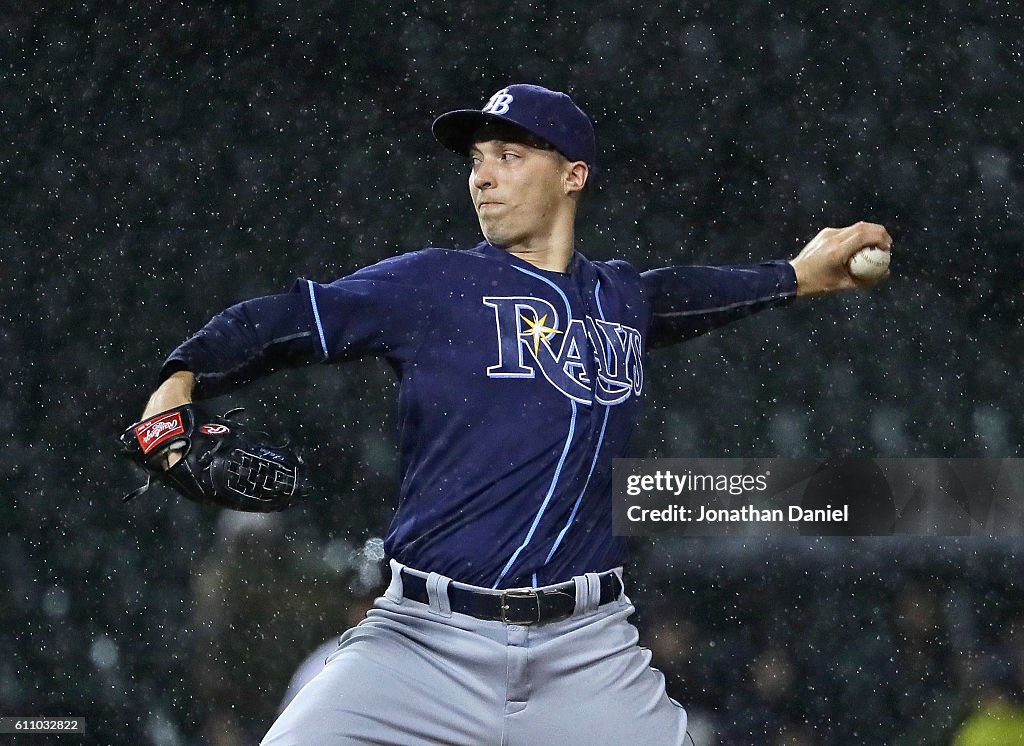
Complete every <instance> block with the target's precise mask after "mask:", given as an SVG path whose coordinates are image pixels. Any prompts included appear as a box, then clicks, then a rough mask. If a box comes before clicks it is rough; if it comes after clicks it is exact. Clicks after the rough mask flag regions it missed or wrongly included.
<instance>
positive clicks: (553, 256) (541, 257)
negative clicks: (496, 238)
mask: <svg viewBox="0 0 1024 746" xmlns="http://www.w3.org/2000/svg"><path fill="white" fill-rule="evenodd" d="M574 238H575V236H574V232H573V229H572V226H571V225H570V226H569V228H568V230H562V231H554V232H552V234H550V235H545V236H536V237H532V238H530V239H527V240H523V241H517V242H515V243H513V244H510V245H508V246H506V247H505V251H507V252H508V253H509V254H512V255H513V256H516V257H519V258H520V259H522V260H523V261H525V262H529V263H530V264H532V265H533V266H534V267H537V269H543V270H547V271H549V272H567V271H568V270H569V262H570V261H572V252H573V244H574Z"/></svg>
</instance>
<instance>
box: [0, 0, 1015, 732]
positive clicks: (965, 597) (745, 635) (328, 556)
mask: <svg viewBox="0 0 1024 746" xmlns="http://www.w3.org/2000/svg"><path fill="white" fill-rule="evenodd" d="M0 19H2V24H0V28H2V32H0V49H2V55H0V64H2V75H0V122H2V123H3V128H2V134H0V185H2V190H3V191H2V192H0V193H2V194H3V196H4V205H3V209H2V210H0V226H2V232H0V236H2V237H3V238H2V241H3V250H2V252H0V272H2V276H3V278H4V279H5V287H6V291H5V298H4V302H3V304H2V309H3V311H2V314H3V315H2V326H0V335H2V350H3V356H4V359H5V360H6V365H7V368H8V371H9V374H8V378H7V384H6V385H5V386H3V388H2V390H0V428H2V430H3V432H4V433H5V436H6V442H7V446H6V447H5V448H4V449H3V450H2V451H0V465H2V468H0V485H2V496H3V500H4V503H3V505H4V507H3V529H4V530H3V535H2V536H0V567H2V575H3V577H4V578H5V581H4V587H3V596H2V598H0V714H4V715H50V716H54V715H79V716H84V717H85V718H86V719H87V721H88V728H89V733H88V735H87V736H85V737H79V738H78V739H77V740H75V739H74V738H73V737H68V736H65V737H63V740H61V742H62V743H67V742H71V741H73V740H74V742H89V743H99V744H122V743H124V744H157V745H160V746H172V745H173V746H177V745H182V746H185V745H190V744H199V743H209V744H218V745H219V746H234V744H241V743H251V742H254V740H255V739H257V738H258V737H259V735H260V734H261V733H262V732H263V730H264V729H265V728H266V727H267V725H268V724H269V722H270V720H271V719H272V718H273V715H274V709H275V708H276V706H277V703H278V702H279V701H280V699H281V697H282V696H283V695H284V690H285V686H286V684H287V682H288V678H289V677H290V676H291V674H292V672H293V671H294V669H295V667H296V666H297V665H298V663H299V662H300V661H301V660H302V658H303V657H304V656H305V655H306V654H307V653H309V652H310V651H311V650H313V648H315V647H316V646H317V645H318V644H319V643H321V642H322V641H323V640H325V639H328V638H330V637H331V636H333V635H337V634H339V633H340V632H341V631H342V630H343V629H344V628H345V627H346V626H348V625H349V624H350V623H351V619H353V618H358V614H359V610H360V609H361V608H362V604H364V603H365V600H366V597H367V595H370V594H372V592H373V591H374V590H375V585H374V584H375V582H376V577H375V572H376V570H377V568H378V566H379V559H380V546H379V541H378V540H376V537H378V536H379V535H380V532H381V531H382V529H383V527H384V525H386V521H387V519H388V516H389V510H390V504H391V498H392V495H393V493H394V479H395V471H396V458H395V452H394V439H393V431H394V426H395V423H394V421H393V419H392V415H391V400H392V397H393V394H394V390H395V389H394V385H393V383H392V381H391V380H390V378H389V376H388V373H387V371H386V370H385V368H384V366H383V365H381V364H378V363H376V362H364V363H357V364H353V365H349V366H346V367H339V368H329V369H327V368H318V369H311V370H306V371H299V372H288V373H284V374H280V375H278V376H276V377H275V378H274V379H272V380H268V381H264V382H261V383H259V384H256V385H253V386H251V387H250V388H248V389H246V390H245V391H243V392H240V393H239V394H238V395H236V396H232V397H231V399H230V405H237V406H246V407H248V408H249V410H250V416H252V417H254V418H257V419H258V420H259V421H261V422H264V423H265V424H266V425H267V427H268V428H274V429H275V430H281V431H285V432H289V433H291V434H292V435H293V436H294V438H295V439H296V440H297V441H298V442H300V443H302V444H303V445H304V446H305V447H306V450H307V453H308V455H309V459H310V461H311V462H312V463H313V465H314V468H315V471H316V473H317V475H318V480H319V484H320V487H321V492H320V497H319V498H318V499H316V500H314V501H313V502H311V504H309V505H308V506H306V507H304V508H302V509H297V510H294V511H292V512H290V513H287V514H283V515H281V516H277V517H275V518H273V519H268V520H255V521H252V520H245V519H242V518H239V517H237V516H230V515H224V514H218V513H217V512H216V511H209V510H203V509H200V508H198V507H197V506H194V505H191V504H186V503H184V502H183V501H181V500H180V499H175V498H172V497H171V496H170V495H169V493H166V492H164V491H161V490H154V491H153V492H151V493H149V494H147V495H146V496H144V497H143V498H141V499H139V500H138V501H137V502H135V503H132V504H129V505H127V506H124V505H122V504H121V503H120V502H119V499H120V497H121V495H123V494H124V493H125V492H127V491H128V490H130V489H131V488H132V487H134V486H135V485H136V484H137V483H138V478H137V475H136V473H135V472H133V470H132V469H131V468H130V467H129V466H128V464H127V462H121V461H119V460H117V459H116V458H115V447H114V438H115V435H116V434H117V433H118V432H119V431H120V429H121V428H122V427H123V426H124V425H125V424H126V423H127V421H129V420H131V419H132V418H134V417H135V416H137V414H138V413H139V412H140V411H141V408H142V406H143V403H144V400H145V398H146V396H147V395H148V392H149V390H150V388H151V386H152V384H153V382H154V376H155V374H156V371H157V369H158V366H159V364H160V361H161V360H162V358H163V356H164V355H165V354H166V353H167V352H169V351H170V350H171V349H172V348H173V347H174V346H175V345H176V344H177V343H178V342H179V341H181V340H182V339H183V338H184V337H185V336H187V335H188V334H189V333H190V332H192V331H194V330H195V329H197V328H198V327H199V326H200V325H202V324H203V323H204V322H205V321H206V320H207V318H209V316H210V315H212V314H213V313H215V312H216V311H218V310H220V309H221V308H223V307H225V306H227V305H229V304H231V303H233V302H236V301H238V300H241V299H244V298H246V297H250V296H254V295H260V294H266V293H272V292H276V291H278V290H281V289H283V288H285V287H287V286H288V285H289V284H290V283H291V282H292V281H293V279H294V278H295V277H298V276H303V277H311V278H315V279H318V280H329V279H332V278H334V277H337V276H340V275H342V274H346V273H348V272H350V271H353V270H355V269H357V268H358V267H361V266H364V265H366V264H369V263H372V262H374V261H376V260H379V259H381V258H384V257H386V256H389V255H391V254H394V253H398V252H402V251H408V250H413V249H416V248H420V247H422V246H426V245H441V246H449V245H463V246H468V245H472V244H473V243H475V242H476V240H477V239H476V236H477V229H476V225H475V221H474V218H473V215H472V213H471V211H470V209H469V204H468V200H467V197H466V188H465V168H464V166H463V164H461V163H460V162H459V161H458V159H457V158H453V157H451V156H450V154H448V153H446V152H445V151H443V150H441V149H440V148H439V147H437V146H436V145H435V144H434V142H433V141H432V139H431V136H430V133H429V124H430V121H431V119H432V117H433V116H434V115H435V114H437V113H439V112H441V111H445V110H448V109H451V108H456V107H462V106H471V105H479V102H482V101H484V100H486V98H487V97H488V96H489V95H490V94H491V93H493V92H494V91H495V90H496V89H498V88H500V87H502V86H503V85H506V84H508V83H511V82H517V81H535V82H540V83H543V84H545V85H548V86H550V87H553V88H557V89H563V90H568V91H570V92H571V93H572V94H573V95H574V96H575V97H576V98H577V100H578V101H579V102H580V103H581V104H582V105H583V106H584V108H586V109H587V110H588V111H589V112H590V113H591V114H592V115H593V117H594V119H595V120H596V124H597V129H598V136H599V145H600V151H601V171H600V174H599V178H598V184H597V190H596V193H595V194H594V195H593V198H592V200H591V202H590V204H589V205H588V206H587V210H586V213H585V215H584V220H583V224H582V230H581V233H580V235H579V246H580V248H581V250H582V251H583V252H584V253H585V254H587V255H588V256H590V257H591V258H594V259H607V258H612V257H623V258H627V259H629V260H631V261H632V262H633V263H634V264H636V265H637V266H639V267H641V268H649V267H654V266H660V265H664V264H668V263H716V264H729V263H742V262H747V261H751V260H759V259H763V258H774V257H780V256H792V255H794V254H795V253H796V251H798V249H799V248H800V246H802V245H803V243H804V242H806V241H807V240H809V239H810V238H811V237H812V236H813V235H814V233H815V232H817V230H818V229H819V228H822V227H825V226H828V225H831V226H837V225H844V224H847V223H850V222H852V221H855V220H858V219H867V220H873V221H877V222H881V223H884V224H885V225H887V226H888V227H889V229H890V232H891V233H892V234H893V235H894V236H895V239H896V246H897V253H896V254H895V255H894V256H895V257H896V258H895V260H894V266H893V271H894V277H893V278H892V281H891V282H889V283H888V284H887V285H886V286H885V287H884V288H881V289H879V290H877V291H875V292H873V293H871V294H863V295H851V296H846V297H843V298H834V299H828V300H819V301H815V302H806V303H799V304H797V305H794V306H792V307H790V308H788V309H785V310H782V311H774V312H770V313H767V314H763V315H761V316H759V317H757V318H754V319H751V320H749V321H747V322H745V323H742V324H739V325H736V326H734V327H732V328H730V329H727V330H723V331H720V332H716V333H714V334H712V335H709V336H708V337H705V338H702V339H700V340H697V341H694V342H692V343H690V344H687V345H684V346H681V347H677V348H674V349H671V350H668V351H663V352H659V353H657V354H654V355H652V356H650V357H649V359H648V361H647V370H646V381H647V384H646V385H647V390H648V394H649V397H648V406H647V410H646V414H645V417H644V419H643V421H642V422H641V423H640V427H639V429H638V432H637V434H636V437H635V441H634V443H635V451H636V453H637V454H638V455H650V456H690V455H695V456H696V455H699V456H791V457H798V456H800V457H806V456H810V457H813V456H819V455H820V456H824V455H858V456H885V457H899V456H965V457H966V456H971V457H980V456H984V457H1013V456H1017V455H1018V453H1019V447H1020V446H1019V444H1020V443H1021V440H1022V427H1024V422H1022V419H1021V403H1022V401H1024V397H1022V381H1021V376H1020V375H1019V373H1018V369H1019V364H1018V360H1019V358H1020V355H1021V352H1020V332H1019V318H1020V316H1021V309H1022V306H1024V301H1022V297H1024V296H1022V293H1021V291H1022V281H1021V277H1022V272H1021V270H1022V260H1021V251H1020V247H1021V245H1022V239H1024V220H1022V216H1024V171H1022V164H1021V159H1020V149H1021V143H1022V131H1021V126H1022V124H1021V123H1022V113H1024V107H1022V105H1021V101H1022V98H1024V97H1022V94H1024V76H1022V74H1021V73H1022V62H1024V58H1022V53H1024V44H1022V42H1021V38H1020V29H1021V27H1022V21H1024V19H1022V11H1021V9H1020V6H1019V4H1017V3H1013V2H998V1H992V2H984V3H976V2H968V1H967V0H937V1H936V2H932V3H893V2H882V1H881V0H848V1H847V2H843V3H833V4H829V5H828V6H825V5H822V4H819V3H811V2H803V1H802V0H794V1H793V2H788V3H773V2H764V3H762V2H751V1H749V0H743V1H742V2H736V3H712V2H703V1H702V2H687V1H685V0H675V1H674V2H667V3H653V2H652V3H643V4H631V3H625V2H620V1H617V0H586V1H585V2H584V1H583V0H569V1H567V2H558V3H552V4H547V3H526V2H493V1H492V0H481V1H480V2H474V3H441V2H411V1H407V2H403V1H401V0H394V1H392V2H385V3H378V4H374V5H373V6H372V7H354V6H353V5H351V4H349V3H343V2H326V1H324V0H305V2H291V1H290V0H289V1H284V2H269V1H267V2H256V1H253V2H243V1H242V0H235V1H234V2H224V3H213V2H197V3H177V2H173V3H172V2H158V3H127V2H113V1H111V2H95V1H93V2H90V1H88V0H86V1H78V2H63V3H47V2H40V3H11V4H7V5H5V6H4V7H3V9H0ZM218 404H220V402H218ZM228 405H229V402H227V401H224V402H223V406H224V408H227V407H228ZM1021 551H1022V543H1021V542H1020V541H1019V540H1014V539H1004V540H998V541H997V540H989V539H982V538H948V539H939V538H936V539H915V538H899V539H871V540H864V539H862V540H857V539H818V540H814V539H802V540H789V541H779V540H775V541H770V540H762V539H756V540H747V541H739V540H735V541H714V540H706V539H704V540H697V539H693V540H675V541H670V540H651V541H648V542H641V543H638V545H637V547H636V558H637V561H636V563H635V566H634V567H633V568H632V570H631V577H632V580H633V588H634V590H633V593H632V594H631V595H632V596H633V598H634V600H635V601H636V602H637V603H638V605H639V607H640V609H641V611H640V613H639V614H638V616H637V618H636V620H637V624H638V626H639V627H640V629H641V633H642V639H643V641H644V642H645V644H646V645H648V646H649V647H651V648H653V649H654V650H655V656H656V657H655V662H656V664H657V665H658V666H659V667H661V668H662V669H663V670H665V672H666V674H667V675H668V678H669V690H670V693H671V694H672V695H673V696H675V697H676V698H677V699H679V700H680V701H681V702H683V703H684V704H685V705H686V706H687V707H688V709H689V710H690V712H691V718H692V729H693V733H694V738H695V740H696V742H697V744H698V746H717V745H720V744H739V745H740V746H760V744H767V745H770V746H808V745H812V744H825V745H829V744H843V745H844V746H849V745H850V744H914V745H921V744H954V743H955V744H956V745H957V746H974V744H981V743H991V744H1017V743H1024V719H1022V718H1024V716H1022V714H1021V712H1022V710H1021V708H1022V704H1021V702H1022V698H1021V695H1022V687H1024V592H1022V588H1021V582H1022V581H1021V579H1020V573H1019V568H1020V566H1021V565H1020V563H1021ZM993 734H997V735H993ZM986 739H987V740H986ZM993 739H994V740H993ZM25 741H26V742H29V741H28V740H27V739H25ZM43 742H46V739H45V737H37V738H33V739H32V740H31V743H43Z"/></svg>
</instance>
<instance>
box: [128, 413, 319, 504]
mask: <svg viewBox="0 0 1024 746" xmlns="http://www.w3.org/2000/svg"><path fill="white" fill-rule="evenodd" d="M239 411H241V410H240V409H233V410H231V411H230V412H227V413H226V414H224V416H222V417H210V416H208V415H206V414H205V413H203V411H202V410H200V409H199V408H197V407H196V406H194V405H192V404H186V405H184V406H181V407H177V408H175V409H169V410H167V411H166V412H161V413H160V414H157V415H154V416H153V417H150V418H148V419H146V420H143V421H142V422H136V423H135V424H134V425H131V426H130V427H129V428H128V429H127V430H125V431H124V432H123V433H122V434H121V437H120V443H121V445H122V447H123V451H122V453H123V454H124V455H126V456H128V457H129V458H131V459H132V460H133V461H135V463H137V464H139V465H140V466H141V467H142V468H143V469H145V470H146V472H147V473H148V478H147V479H146V483H145V484H144V485H142V486H141V487H139V488H138V489H137V490H134V491H133V492H131V493H129V494H128V495H125V497H124V500H125V502H127V501H128V500H131V499H132V498H133V497H138V496H139V495H141V494H142V493H143V492H145V491H146V490H147V489H148V488H149V485H150V483H151V481H152V479H153V477H156V478H157V479H158V480H159V481H161V482H163V483H164V484H166V485H168V486H170V487H172V488H173V489H175V490H176V491H177V492H179V493H181V494H182V495H184V496H185V497H187V498H188V499H189V500H193V501H195V502H197V503H202V504H204V505H218V506H220V507H223V508H231V509H233V510H244V511H247V512H251V513H271V512H273V511H277V510H284V509H285V508H288V507H291V506H292V505H295V504H296V503H298V502H301V501H302V500H303V499H304V498H305V497H306V493H307V491H308V489H307V484H306V479H305V474H304V469H305V465H304V464H303V462H302V459H301V458H300V457H299V456H298V454H296V453H295V452H294V451H292V450H291V449H290V448H288V447H287V446H271V445H268V444H267V441H268V440H269V437H268V436H267V435H266V434H265V433H258V432H253V431H251V430H249V429H248V428H246V427H245V426H243V425H241V424H239V423H238V422H235V421H234V420H231V419H230V417H231V415H232V414H234V413H235V412H239ZM171 450H175V451H179V452H180V453H181V459H180V460H179V461H178V462H177V463H175V464H174V465H173V466H172V467H170V468H169V469H167V468H165V465H166V463H167V455H168V453H169V452H170V451H171Z"/></svg>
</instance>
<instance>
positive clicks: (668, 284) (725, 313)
mask: <svg viewBox="0 0 1024 746" xmlns="http://www.w3.org/2000/svg"><path fill="white" fill-rule="evenodd" d="M642 277H643V279H644V282H645V285H646V287H647V289H648V292H649V293H650V297H651V310H652V313H651V328H650V334H649V336H648V342H647V344H648V347H652V348H654V347H662V346H664V345H667V344H673V343H675V342H681V341H683V340H686V339H691V338H693V337H696V336H699V335H701V334H704V333H705V332H708V331H710V330H712V329H716V328H718V327H720V326H724V325H726V324H729V323H732V322H733V321H737V320H739V319H742V318H744V317H746V316H749V315H751V314H753V313H757V312H758V311H761V310H764V309H766V308H770V307H772V306H774V305H778V304H780V303H784V302H786V301H788V300H789V299H791V298H792V297H794V296H795V295H796V289H797V280H796V276H795V274H794V270H793V267H792V266H791V265H790V264H788V263H787V262H782V261H774V262H764V263H762V264H755V265H749V266H739V267H666V268H664V269H659V270H652V271H650V272H645V273H643V275H642Z"/></svg>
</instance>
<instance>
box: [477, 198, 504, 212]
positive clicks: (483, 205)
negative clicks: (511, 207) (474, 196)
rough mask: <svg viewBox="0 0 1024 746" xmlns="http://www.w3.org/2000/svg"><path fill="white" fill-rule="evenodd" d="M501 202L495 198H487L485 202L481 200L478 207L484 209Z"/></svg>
mask: <svg viewBox="0 0 1024 746" xmlns="http://www.w3.org/2000/svg"><path fill="white" fill-rule="evenodd" d="M500 204H501V203H500V202H494V201H493V200H487V201H485V202H481V203H480V204H478V205H477V206H476V209H478V210H482V209H484V208H485V207H494V206H495V205H500Z"/></svg>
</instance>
